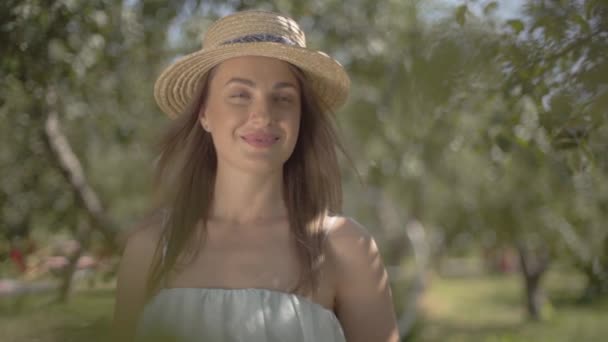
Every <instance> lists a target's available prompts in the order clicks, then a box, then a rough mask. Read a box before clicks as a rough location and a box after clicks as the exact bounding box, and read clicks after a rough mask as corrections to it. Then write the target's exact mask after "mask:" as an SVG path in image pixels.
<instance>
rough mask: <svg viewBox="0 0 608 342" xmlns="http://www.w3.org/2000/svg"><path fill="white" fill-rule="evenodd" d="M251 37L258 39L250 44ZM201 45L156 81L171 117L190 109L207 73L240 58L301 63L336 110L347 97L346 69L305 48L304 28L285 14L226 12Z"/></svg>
mask: <svg viewBox="0 0 608 342" xmlns="http://www.w3.org/2000/svg"><path fill="white" fill-rule="evenodd" d="M248 37H257V39H254V41H253V42H252V41H251V39H248ZM260 37H263V38H262V39H261V40H262V41H259V40H260ZM265 40H270V41H265ZM202 46H203V47H202V49H201V50H199V51H196V52H194V53H191V54H188V55H186V56H184V57H182V58H180V59H179V60H177V61H176V62H174V63H173V64H171V65H170V66H169V67H167V69H165V70H164V71H163V72H162V73H161V75H160V76H159V78H158V79H157V81H156V84H155V85H154V98H155V99H156V102H157V103H158V105H159V107H160V108H161V110H162V111H163V112H165V113H166V114H167V115H168V116H169V117H171V118H175V117H177V116H179V115H180V114H182V112H184V110H185V109H186V108H187V107H188V105H189V104H190V102H191V100H192V98H193V97H194V96H195V95H196V94H195V93H196V91H197V89H198V85H199V81H200V80H201V78H202V76H203V75H205V74H206V73H207V72H208V71H209V70H210V69H211V68H213V67H214V66H216V65H217V64H219V63H221V62H222V61H225V60H227V59H230V58H234V57H240V56H264V57H272V58H277V59H280V60H283V61H286V62H288V63H291V64H293V65H295V66H297V67H299V68H300V69H301V70H302V71H303V72H304V74H305V75H306V77H307V79H308V80H309V82H310V86H311V88H312V90H313V91H314V92H315V93H316V95H317V96H318V98H319V99H320V100H321V102H322V103H323V104H324V106H325V107H326V108H327V109H328V110H330V111H332V112H335V111H336V110H337V109H338V108H339V107H340V106H342V105H343V104H344V102H345V101H346V98H347V97H348V91H349V88H350V80H349V77H348V75H347V73H346V71H345V70H344V68H343V67H342V66H341V65H340V63H338V62H337V61H336V60H334V59H333V58H331V57H329V56H328V55H327V54H325V53H323V52H320V51H315V50H311V49H308V48H306V36H305V34H304V32H302V30H301V29H300V28H299V26H298V24H297V23H296V22H295V21H294V20H293V19H291V18H288V17H285V16H283V15H280V14H277V13H272V12H265V11H244V12H237V13H235V14H232V15H229V16H226V17H224V18H221V19H219V20H218V21H216V22H215V23H213V24H212V25H211V26H210V27H209V28H208V30H207V32H206V34H205V36H204V38H203V44H202Z"/></svg>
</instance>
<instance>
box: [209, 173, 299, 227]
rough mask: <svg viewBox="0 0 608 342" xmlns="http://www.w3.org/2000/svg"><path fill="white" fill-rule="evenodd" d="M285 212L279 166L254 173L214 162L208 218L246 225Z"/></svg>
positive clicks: (282, 214)
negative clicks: (215, 166) (276, 168)
mask: <svg viewBox="0 0 608 342" xmlns="http://www.w3.org/2000/svg"><path fill="white" fill-rule="evenodd" d="M286 215H287V209H286V207H285V202H284V200H283V170H282V169H280V168H279V169H278V170H276V172H271V173H264V174H254V173H250V172H245V171H243V170H238V169H235V168H229V167H226V168H222V167H221V166H220V165H218V170H217V176H216V180H215V188H214V195H213V203H212V205H211V212H210V217H209V219H210V220H213V221H220V222H224V223H234V224H247V223H254V222H259V221H263V220H268V219H275V218H279V217H285V216H286Z"/></svg>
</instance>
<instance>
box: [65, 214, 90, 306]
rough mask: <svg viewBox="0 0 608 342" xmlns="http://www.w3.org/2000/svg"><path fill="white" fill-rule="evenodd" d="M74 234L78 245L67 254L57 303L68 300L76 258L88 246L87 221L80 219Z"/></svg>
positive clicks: (75, 267) (76, 264) (76, 263)
mask: <svg viewBox="0 0 608 342" xmlns="http://www.w3.org/2000/svg"><path fill="white" fill-rule="evenodd" d="M74 235H75V237H76V240H77V241H78V244H79V246H80V247H79V248H78V249H77V250H76V251H75V252H74V253H73V254H72V255H68V256H67V258H68V265H67V267H66V269H65V271H64V273H63V274H62V277H61V284H60V285H59V293H58V296H57V301H58V302H59V303H66V302H67V301H68V298H69V295H70V291H71V289H72V285H73V280H74V273H75V272H76V270H77V269H78V260H79V259H80V257H81V256H82V254H83V252H85V251H86V250H88V248H89V242H90V240H91V229H90V227H89V225H88V224H87V222H84V221H83V220H81V222H80V223H79V224H78V229H77V230H76V232H74Z"/></svg>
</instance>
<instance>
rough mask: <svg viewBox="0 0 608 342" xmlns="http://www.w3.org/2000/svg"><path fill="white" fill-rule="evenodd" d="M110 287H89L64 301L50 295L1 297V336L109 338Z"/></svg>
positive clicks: (43, 341)
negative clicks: (96, 288)
mask: <svg viewBox="0 0 608 342" xmlns="http://www.w3.org/2000/svg"><path fill="white" fill-rule="evenodd" d="M113 296H114V292H113V291H112V290H107V289H104V290H89V291H83V292H80V293H77V294H75V295H73V296H72V297H71V298H70V301H69V302H68V303H66V304H57V303H55V302H53V297H51V296H50V295H35V296H28V297H24V298H23V299H22V300H21V301H20V302H16V301H15V299H2V300H0V340H1V341H6V342H21V341H24V342H26V341H27V342H30V341H31V342H34V341H35V342H51V341H52V342H60V341H61V342H72V341H74V342H75V341H91V342H96V341H100V342H101V341H108V340H109V339H108V336H109V326H110V320H111V315H112V309H113Z"/></svg>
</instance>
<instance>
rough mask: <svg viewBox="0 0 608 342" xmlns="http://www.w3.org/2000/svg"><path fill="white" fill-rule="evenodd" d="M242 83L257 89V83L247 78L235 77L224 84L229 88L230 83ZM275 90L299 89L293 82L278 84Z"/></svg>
mask: <svg viewBox="0 0 608 342" xmlns="http://www.w3.org/2000/svg"><path fill="white" fill-rule="evenodd" d="M233 82H234V83H241V84H244V85H247V86H250V87H252V88H255V82H253V81H252V80H249V79H246V78H239V77H233V78H231V79H229V80H228V82H226V84H224V86H227V85H228V84H230V83H233ZM273 88H274V89H280V88H294V89H298V88H297V87H296V86H295V85H294V84H293V83H291V82H285V81H283V82H278V83H277V84H275V85H274V87H273Z"/></svg>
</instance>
